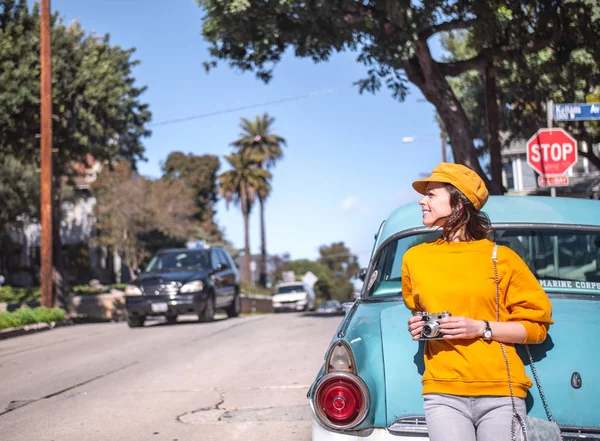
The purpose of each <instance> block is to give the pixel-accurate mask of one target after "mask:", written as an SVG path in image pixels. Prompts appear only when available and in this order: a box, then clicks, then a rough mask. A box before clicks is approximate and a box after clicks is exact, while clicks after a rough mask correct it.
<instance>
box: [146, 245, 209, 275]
mask: <svg viewBox="0 0 600 441" xmlns="http://www.w3.org/2000/svg"><path fill="white" fill-rule="evenodd" d="M199 268H206V269H209V268H210V263H209V256H208V252H207V251H206V250H194V251H188V250H182V251H174V252H168V253H159V254H156V255H155V256H154V257H153V258H152V260H150V263H148V265H147V266H146V269H145V270H144V271H146V272H156V271H181V270H189V269H199Z"/></svg>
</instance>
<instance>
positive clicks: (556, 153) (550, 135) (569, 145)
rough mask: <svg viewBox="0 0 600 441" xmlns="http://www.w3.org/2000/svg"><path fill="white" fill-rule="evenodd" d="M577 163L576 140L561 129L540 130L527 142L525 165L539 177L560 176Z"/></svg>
mask: <svg viewBox="0 0 600 441" xmlns="http://www.w3.org/2000/svg"><path fill="white" fill-rule="evenodd" d="M576 162H577V140H576V139H575V138H573V137H572V136H571V135H569V134H568V133H567V132H565V131H564V130H563V129H540V130H538V131H537V133H536V134H535V135H533V136H532V137H531V139H530V140H529V141H527V163H528V164H529V165H530V166H531V167H532V168H533V169H534V170H535V171H536V172H538V173H539V174H540V175H541V176H548V175H562V174H564V173H565V172H566V171H567V170H568V169H569V167H571V166H572V165H573V164H575V163H576Z"/></svg>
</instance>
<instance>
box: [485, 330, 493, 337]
mask: <svg viewBox="0 0 600 441" xmlns="http://www.w3.org/2000/svg"><path fill="white" fill-rule="evenodd" d="M491 336H492V331H485V332H484V333H483V338H490V337H491Z"/></svg>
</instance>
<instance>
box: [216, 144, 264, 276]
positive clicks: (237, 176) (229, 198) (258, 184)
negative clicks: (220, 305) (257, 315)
mask: <svg viewBox="0 0 600 441" xmlns="http://www.w3.org/2000/svg"><path fill="white" fill-rule="evenodd" d="M225 159H226V160H227V162H229V165H231V170H229V171H226V172H224V173H221V174H220V175H219V176H218V177H217V179H218V181H219V186H220V187H219V192H220V193H221V195H222V196H223V198H224V199H225V203H226V206H227V208H229V203H233V204H234V205H240V207H241V209H242V215H243V216H244V273H245V277H246V278H247V279H246V281H248V280H249V276H250V236H249V226H250V212H251V211H252V206H253V205H254V201H255V198H256V195H257V193H258V192H263V191H264V189H270V185H269V180H270V179H271V173H269V172H268V171H267V170H264V169H262V168H259V167H256V164H257V158H256V157H253V156H252V155H251V154H244V153H233V154H231V155H229V156H225Z"/></svg>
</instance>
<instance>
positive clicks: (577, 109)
mask: <svg viewBox="0 0 600 441" xmlns="http://www.w3.org/2000/svg"><path fill="white" fill-rule="evenodd" d="M593 119H600V103H592V104H578V103H571V104H554V121H586V120H593Z"/></svg>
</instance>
